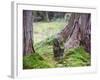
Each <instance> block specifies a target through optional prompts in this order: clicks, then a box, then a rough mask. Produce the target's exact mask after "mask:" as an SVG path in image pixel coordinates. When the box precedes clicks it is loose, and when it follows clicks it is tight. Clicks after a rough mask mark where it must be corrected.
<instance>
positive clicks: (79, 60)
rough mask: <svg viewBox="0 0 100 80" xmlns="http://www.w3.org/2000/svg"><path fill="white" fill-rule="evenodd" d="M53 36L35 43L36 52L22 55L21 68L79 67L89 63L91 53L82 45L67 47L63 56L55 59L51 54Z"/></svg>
mask: <svg viewBox="0 0 100 80" xmlns="http://www.w3.org/2000/svg"><path fill="white" fill-rule="evenodd" d="M53 39H54V36H51V37H49V38H47V39H46V40H44V41H41V42H39V43H37V44H36V45H35V46H34V47H35V51H36V53H34V54H32V55H27V56H24V57H23V68H24V69H34V68H56V67H80V66H90V65H91V55H90V54H89V53H87V52H86V51H85V50H84V48H83V47H81V46H80V47H78V48H75V49H69V50H68V51H66V52H64V58H63V59H62V60H60V61H55V59H54V57H53V56H54V55H53V46H52V42H53Z"/></svg>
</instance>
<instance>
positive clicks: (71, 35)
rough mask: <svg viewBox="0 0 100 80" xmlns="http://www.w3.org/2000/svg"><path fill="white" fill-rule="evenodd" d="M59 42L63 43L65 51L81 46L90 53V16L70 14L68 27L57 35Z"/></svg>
mask: <svg viewBox="0 0 100 80" xmlns="http://www.w3.org/2000/svg"><path fill="white" fill-rule="evenodd" d="M57 38H58V40H59V41H60V42H62V41H63V42H65V49H70V48H76V47H78V46H79V45H82V46H83V47H84V49H85V50H86V51H87V52H89V53H91V16H90V14H86V13H83V14H82V13H72V14H71V17H70V20H69V23H68V25H67V26H66V27H65V28H64V29H63V30H62V31H61V32H60V33H58V34H57Z"/></svg>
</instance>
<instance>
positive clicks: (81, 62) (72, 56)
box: [64, 47, 91, 67]
mask: <svg viewBox="0 0 100 80" xmlns="http://www.w3.org/2000/svg"><path fill="white" fill-rule="evenodd" d="M90 60H91V58H90V54H89V53H87V52H86V51H85V50H84V49H83V47H78V48H76V49H70V50H69V51H68V52H66V53H65V57H64V65H65V66H72V67H75V66H77V67H79V66H89V65H91V63H90Z"/></svg>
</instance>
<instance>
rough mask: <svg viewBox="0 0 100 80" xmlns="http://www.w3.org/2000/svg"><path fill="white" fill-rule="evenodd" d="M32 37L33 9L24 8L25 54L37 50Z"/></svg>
mask: <svg viewBox="0 0 100 80" xmlns="http://www.w3.org/2000/svg"><path fill="white" fill-rule="evenodd" d="M32 38H33V21H32V11H30V10H24V11H23V55H27V54H30V53H32V52H35V51H34V47H33V40H32Z"/></svg>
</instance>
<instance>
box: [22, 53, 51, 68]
mask: <svg viewBox="0 0 100 80" xmlns="http://www.w3.org/2000/svg"><path fill="white" fill-rule="evenodd" d="M50 67H52V66H50V64H49V63H47V62H46V61H45V60H44V59H43V57H41V56H40V55H39V54H37V53H34V54H32V55H27V56H24V57H23V69H33V68H50Z"/></svg>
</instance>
